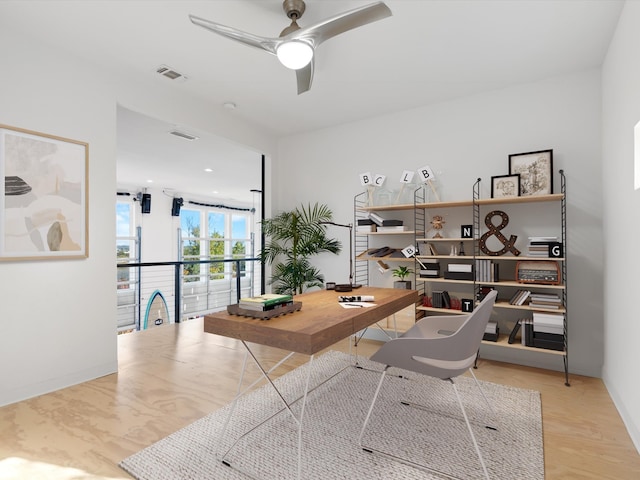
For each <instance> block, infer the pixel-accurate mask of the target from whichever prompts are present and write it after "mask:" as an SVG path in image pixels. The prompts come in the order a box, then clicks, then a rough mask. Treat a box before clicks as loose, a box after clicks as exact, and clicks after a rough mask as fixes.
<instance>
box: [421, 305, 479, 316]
mask: <svg viewBox="0 0 640 480" xmlns="http://www.w3.org/2000/svg"><path fill="white" fill-rule="evenodd" d="M416 310H422V311H423V312H438V313H441V314H442V315H451V314H454V315H468V314H469V312H463V311H462V310H453V309H451V308H436V307H425V306H424V305H419V306H417V307H416Z"/></svg>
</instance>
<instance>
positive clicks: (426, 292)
mask: <svg viewBox="0 0 640 480" xmlns="http://www.w3.org/2000/svg"><path fill="white" fill-rule="evenodd" d="M559 173H560V180H561V182H560V184H561V192H560V193H555V194H548V195H536V196H524V197H509V198H487V199H482V198H480V183H481V182H480V179H478V181H477V182H476V183H475V184H474V186H473V197H472V199H471V200H462V201H453V202H425V197H426V194H425V189H424V188H422V187H421V188H418V189H417V190H416V191H415V196H414V203H413V204H401V205H383V206H368V205H367V203H366V198H367V196H366V194H360V195H358V196H356V197H355V203H354V212H355V213H354V220H355V222H354V223H355V225H357V220H358V219H359V218H367V216H368V213H369V212H377V213H379V212H380V213H383V214H384V212H413V222H414V225H413V230H412V231H403V232H384V233H374V232H369V233H361V232H360V233H359V232H358V231H357V227H356V233H355V238H356V252H355V255H356V273H357V275H356V281H357V282H358V283H363V284H368V283H369V268H370V264H371V263H372V262H376V261H378V260H382V261H383V262H385V263H387V262H390V263H392V264H393V263H394V262H412V263H413V262H415V265H414V267H415V268H414V270H415V272H419V270H420V268H421V265H420V264H419V263H418V262H419V261H425V260H431V261H433V259H436V260H437V261H438V262H439V263H440V267H441V268H446V266H447V264H448V263H451V262H455V263H468V264H471V265H474V266H475V265H476V261H477V260H491V261H493V262H497V263H498V264H499V265H500V280H498V281H489V282H485V281H483V282H478V281H476V278H477V277H476V275H474V277H473V279H472V280H453V279H445V278H443V277H442V275H440V276H438V277H436V278H420V277H419V275H418V274H417V273H416V274H415V275H414V282H415V287H416V289H417V290H419V291H420V293H421V299H429V298H430V296H431V294H432V292H433V291H434V290H438V289H440V290H441V289H453V288H455V289H457V290H459V291H461V292H465V293H463V294H465V295H467V297H466V298H467V299H471V300H473V301H475V300H476V299H477V298H478V295H479V293H480V287H491V288H495V289H497V290H498V298H499V300H498V301H497V302H496V304H495V306H494V313H496V315H494V316H495V317H500V320H498V323H499V324H500V323H501V322H503V321H504V320H503V318H502V317H513V316H514V315H519V316H520V317H521V318H530V317H531V316H532V315H533V312H545V311H546V312H554V313H562V314H563V315H564V321H563V338H564V348H563V349H562V350H551V349H545V348H538V347H531V346H525V345H522V344H521V343H520V342H519V341H517V342H514V343H508V337H509V333H510V331H511V329H512V324H511V325H509V326H507V325H506V324H505V325H502V328H501V330H502V331H503V332H506V334H504V333H503V334H501V335H500V336H499V337H498V341H497V342H492V341H483V343H485V344H487V345H492V346H494V347H499V348H509V349H513V350H514V351H530V352H531V351H533V352H536V353H540V354H548V355H556V356H560V357H562V359H563V364H564V373H565V384H566V385H567V386H568V385H569V373H568V329H567V318H568V312H567V308H566V306H567V286H566V280H567V261H566V253H567V214H566V178H565V175H564V172H563V171H562V170H560V172H559ZM522 204H540V208H544V209H547V208H554V207H559V215H558V224H557V225H554V226H553V227H554V228H555V227H557V229H558V233H559V234H560V235H559V240H558V241H559V242H561V244H562V246H563V249H564V255H565V257H562V258H555V257H554V258H541V257H534V256H527V255H524V254H520V255H518V256H516V255H513V254H505V255H484V254H483V253H482V252H481V250H480V247H479V243H480V242H479V240H480V238H481V235H482V232H483V230H485V231H486V227H485V226H484V223H481V219H484V215H486V214H487V213H488V212H489V211H491V210H495V209H497V208H505V209H507V208H509V207H510V206H515V205H522ZM460 207H464V208H468V209H469V214H470V217H469V218H470V221H469V222H468V223H469V224H472V225H473V238H433V237H431V238H427V235H426V233H427V230H428V229H427V212H428V211H438V212H440V211H442V210H445V209H450V208H460ZM516 208H517V207H516ZM379 235H385V236H387V237H388V238H389V242H392V241H397V245H400V244H401V243H402V242H403V241H404V244H402V245H401V248H403V247H404V246H406V245H407V243H409V239H412V240H413V242H414V245H415V246H416V248H417V249H419V245H420V244H421V243H426V242H430V243H432V244H434V245H435V246H436V249H437V250H438V255H423V254H421V253H419V254H417V255H416V259H415V260H414V259H410V258H396V257H388V256H386V257H372V256H369V255H367V251H369V247H370V239H371V238H376V237H377V236H379ZM402 237H404V240H401V239H400V238H402ZM460 242H462V244H463V247H464V250H465V255H455V256H452V255H449V254H447V253H446V252H447V251H448V250H449V249H450V247H451V246H452V245H453V246H459V245H460ZM541 260H542V261H555V262H557V263H558V266H559V276H560V281H559V284H557V285H550V284H536V283H522V282H518V281H517V279H516V275H515V269H516V265H517V262H518V261H531V262H536V261H541ZM364 272H366V274H365V273H364ZM516 289H527V290H530V291H532V292H540V293H556V294H557V295H558V296H559V297H560V299H561V307H560V308H557V309H549V310H545V309H542V308H532V307H530V306H529V305H519V306H516V305H511V304H510V303H509V298H510V297H511V294H512V292H514V291H515V290H516ZM425 303H428V301H427V302H423V301H421V303H420V304H418V305H417V306H416V318H420V317H421V316H424V315H433V314H440V315H442V314H462V313H464V312H462V311H461V310H458V309H453V308H449V309H444V308H436V307H433V306H430V305H426V304H425ZM513 323H515V322H513ZM505 327H506V328H505Z"/></svg>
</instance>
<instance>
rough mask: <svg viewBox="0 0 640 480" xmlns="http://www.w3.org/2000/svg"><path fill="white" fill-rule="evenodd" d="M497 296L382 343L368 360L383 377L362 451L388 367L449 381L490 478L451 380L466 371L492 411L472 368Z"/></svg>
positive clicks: (432, 319)
mask: <svg viewBox="0 0 640 480" xmlns="http://www.w3.org/2000/svg"><path fill="white" fill-rule="evenodd" d="M496 295H497V292H496V291H495V290H492V291H491V292H489V293H488V294H487V296H486V297H485V298H484V299H483V301H482V302H480V303H479V304H478V305H477V306H476V308H475V310H474V311H473V312H472V313H470V314H468V315H448V316H434V317H425V318H423V319H421V320H420V321H418V322H417V323H416V324H415V325H414V326H413V327H411V328H410V329H409V330H407V331H406V332H405V333H404V334H402V335H401V336H400V337H398V338H395V339H393V340H390V341H388V342H387V343H385V344H384V345H383V346H382V347H380V349H379V350H378V351H377V352H376V353H375V354H374V355H373V356H372V357H371V360H374V361H376V362H380V363H382V364H384V365H385V368H384V370H383V372H382V376H381V377H380V382H378V387H377V389H376V392H375V394H374V396H373V400H372V402H371V406H370V407H369V411H368V413H367V417H366V418H365V421H364V424H363V426H362V430H361V431H360V437H359V440H358V441H359V443H360V446H361V447H362V448H363V449H365V450H367V451H372V449H369V448H367V447H366V446H365V445H363V444H362V438H363V435H364V433H365V430H366V428H367V424H368V423H369V418H370V416H371V412H372V411H373V407H374V405H375V403H376V399H377V398H378V394H379V393H380V388H381V387H382V382H383V381H384V378H385V375H386V373H387V370H388V369H389V367H397V368H401V369H403V370H408V371H411V372H416V373H421V374H423V375H427V376H430V377H435V378H440V379H442V380H448V381H449V382H451V385H452V386H453V389H454V392H455V394H456V398H457V400H458V404H459V406H460V409H461V410H462V415H463V417H464V420H465V422H466V424H467V428H468V430H469V434H470V435H471V440H472V441H473V445H474V447H475V450H476V453H477V455H478V459H479V460H480V464H481V465H482V470H483V472H484V475H485V477H486V478H487V479H489V473H488V472H487V467H486V465H485V463H484V460H483V458H482V454H481V453H480V448H479V447H478V443H477V442H476V438H475V435H474V434H473V430H472V429H471V424H470V423H469V419H468V417H467V413H466V411H465V409H464V405H463V404H462V400H461V398H460V394H459V393H458V389H457V387H456V384H455V381H454V378H455V377H458V376H459V375H461V374H463V373H464V372H465V371H467V370H468V371H469V372H471V375H472V377H473V379H474V380H475V383H476V385H477V386H478V388H479V390H480V392H481V394H482V397H483V398H484V400H485V402H486V403H487V405H488V407H489V409H490V410H491V411H493V409H492V407H491V404H490V403H489V401H488V400H487V398H486V396H485V395H484V392H483V391H482V387H481V386H480V384H479V383H478V380H477V379H476V377H475V375H474V374H473V371H472V369H471V367H472V366H473V365H474V362H475V359H476V356H477V354H478V349H479V348H480V342H481V341H482V337H483V336H484V331H485V328H486V327H487V323H488V322H489V317H490V316H491V310H492V309H493V304H494V303H495V299H496ZM489 428H492V427H489ZM378 453H382V454H384V455H386V456H389V457H392V458H396V459H397V460H400V461H403V462H404V463H409V464H412V465H414V466H417V467H421V468H425V469H427V470H433V469H431V468H429V467H428V466H426V465H421V464H416V463H414V462H410V461H407V460H404V459H400V458H398V457H395V456H394V455H391V454H385V453H384V452H378Z"/></svg>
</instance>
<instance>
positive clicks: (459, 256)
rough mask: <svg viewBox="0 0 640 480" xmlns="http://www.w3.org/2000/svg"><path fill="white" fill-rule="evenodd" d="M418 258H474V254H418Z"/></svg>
mask: <svg viewBox="0 0 640 480" xmlns="http://www.w3.org/2000/svg"><path fill="white" fill-rule="evenodd" d="M416 258H418V259H419V258H435V259H441V260H454V259H455V260H473V259H474V258H478V257H474V256H473V255H416Z"/></svg>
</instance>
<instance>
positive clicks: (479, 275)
mask: <svg viewBox="0 0 640 480" xmlns="http://www.w3.org/2000/svg"><path fill="white" fill-rule="evenodd" d="M498 267H499V265H498V264H497V263H494V262H492V261H491V260H486V259H482V260H480V259H478V260H476V282H499V281H500V276H499V274H498V272H499V270H498Z"/></svg>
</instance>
